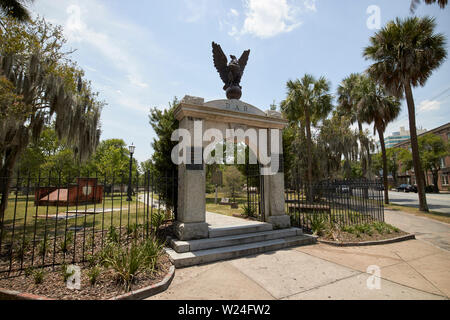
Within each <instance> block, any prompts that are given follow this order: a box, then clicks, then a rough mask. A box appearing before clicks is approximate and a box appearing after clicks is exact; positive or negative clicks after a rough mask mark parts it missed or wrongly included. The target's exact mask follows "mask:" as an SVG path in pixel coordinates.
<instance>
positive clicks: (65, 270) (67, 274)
mask: <svg viewBox="0 0 450 320" xmlns="http://www.w3.org/2000/svg"><path fill="white" fill-rule="evenodd" d="M68 270H69V268H68V266H67V264H65V263H63V264H62V265H61V275H62V277H63V280H64V283H66V282H67V280H68V279H69V278H70V277H71V276H73V275H74V274H75V270H72V271H71V272H69V271H68Z"/></svg>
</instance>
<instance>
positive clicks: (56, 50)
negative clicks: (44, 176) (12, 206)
mask: <svg viewBox="0 0 450 320" xmlns="http://www.w3.org/2000/svg"><path fill="white" fill-rule="evenodd" d="M2 27H3V29H4V30H1V31H2V32H0V78H1V79H2V80H1V83H0V99H1V101H0V107H1V110H0V114H1V117H2V119H1V123H2V125H1V126H0V141H2V143H1V144H0V158H1V159H2V162H1V166H0V176H2V177H6V179H7V181H6V183H2V184H0V194H3V195H7V194H9V188H10V181H11V179H12V177H13V172H12V171H13V169H14V167H15V166H16V162H17V160H18V158H19V156H20V155H21V153H22V152H23V151H24V150H25V149H26V148H27V146H28V145H29V143H30V141H32V140H35V141H36V140H37V139H39V137H40V135H41V133H42V131H43V129H44V127H45V124H48V123H51V122H52V121H54V124H55V132H56V134H57V137H58V139H60V140H61V141H64V143H65V144H67V145H70V146H73V150H74V151H75V154H76V157H77V159H80V160H86V159H87V158H88V156H89V155H91V154H92V153H93V152H94V150H95V148H96V146H97V144H98V141H99V138H100V113H101V109H102V107H103V106H104V103H103V102H100V101H99V100H98V94H97V93H95V92H93V90H92V88H91V84H90V83H89V82H88V81H86V80H83V76H84V72H83V71H82V70H81V69H79V68H78V67H77V66H76V64H75V63H74V62H73V61H71V60H70V56H69V55H70V53H68V52H67V51H66V49H65V48H64V45H65V42H66V40H65V39H64V37H63V32H62V27H58V26H53V25H52V24H50V23H48V22H47V21H46V20H45V19H38V20H33V21H30V23H28V24H20V23H18V22H17V21H16V20H14V19H2ZM5 79H6V80H7V81H5ZM8 81H9V83H8ZM11 84H12V85H11ZM5 90H6V93H5ZM8 92H9V93H8ZM5 101H6V103H5ZM11 101H12V105H11V106H10V103H11ZM6 104H8V107H6V108H4V106H5V105H6ZM5 119H6V121H5ZM35 161H39V159H34V162H35ZM0 200H1V202H0V221H1V220H3V219H1V218H2V217H3V215H4V213H5V210H6V206H7V201H8V197H2V198H1V199H0Z"/></svg>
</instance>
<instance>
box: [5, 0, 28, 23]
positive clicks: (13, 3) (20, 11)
mask: <svg viewBox="0 0 450 320" xmlns="http://www.w3.org/2000/svg"><path fill="white" fill-rule="evenodd" d="M27 2H30V1H29V0H2V1H0V11H1V12H2V14H4V15H6V16H8V17H11V18H14V19H17V20H18V21H20V22H27V21H29V20H30V12H29V11H28V9H27V7H26V6H25V4H26V3H27Z"/></svg>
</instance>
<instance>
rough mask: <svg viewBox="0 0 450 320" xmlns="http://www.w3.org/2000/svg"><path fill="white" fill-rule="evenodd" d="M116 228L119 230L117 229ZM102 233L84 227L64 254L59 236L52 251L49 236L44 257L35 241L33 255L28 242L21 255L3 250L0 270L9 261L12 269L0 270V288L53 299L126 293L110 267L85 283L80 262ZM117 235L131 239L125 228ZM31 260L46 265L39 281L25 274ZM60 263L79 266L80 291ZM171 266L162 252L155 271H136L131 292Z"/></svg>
mask: <svg viewBox="0 0 450 320" xmlns="http://www.w3.org/2000/svg"><path fill="white" fill-rule="evenodd" d="M172 229H173V223H172V222H167V223H165V224H164V225H163V226H161V228H160V229H159V231H158V238H159V239H166V237H167V236H170V235H172V234H173V230H172ZM116 230H117V232H118V233H119V229H116ZM84 232H86V233H84ZM106 233H107V232H106V231H104V232H95V233H93V232H92V230H88V229H85V230H84V231H81V232H79V233H78V234H77V237H76V239H74V242H73V243H72V245H71V246H70V247H69V250H68V252H66V253H63V252H62V251H61V250H60V249H59V243H60V242H61V241H62V240H63V239H64V238H63V237H58V238H57V244H56V248H55V250H54V239H49V242H48V246H49V247H48V251H46V254H45V256H43V255H41V254H39V253H38V243H35V245H34V247H35V248H34V257H33V245H32V244H31V245H30V247H29V248H27V250H26V251H25V252H24V253H23V255H18V254H17V253H13V259H12V260H10V253H8V252H5V251H3V252H2V254H0V270H1V271H5V270H9V266H10V263H11V262H12V263H11V270H12V271H11V272H10V273H9V274H8V272H2V273H0V288H4V289H8V290H14V291H19V292H23V293H28V294H34V295H38V296H44V297H47V298H51V299H57V300H105V299H111V298H114V297H117V296H119V295H123V294H126V293H127V291H126V290H125V288H124V285H123V284H121V283H119V282H118V281H117V277H116V276H115V275H114V274H113V272H112V271H110V270H106V269H102V271H101V273H100V276H99V277H98V280H97V283H96V284H95V285H91V284H90V283H89V277H88V275H87V271H88V270H89V266H88V263H86V262H84V261H85V260H86V259H87V257H88V256H89V255H91V254H92V253H96V252H98V251H99V250H101V249H102V245H103V246H104V245H105V243H106V241H107V240H106V238H107V237H106ZM138 237H139V238H141V237H142V238H144V235H143V234H142V233H141V234H139V235H138ZM120 238H121V239H122V240H121V243H122V244H123V245H127V243H130V241H131V240H132V236H131V235H129V234H127V233H126V230H125V228H122V230H120ZM83 247H84V248H83ZM74 257H75V259H74ZM32 259H34V262H33V265H34V267H39V266H42V265H45V266H47V267H45V268H44V271H45V276H44V281H43V283H42V284H39V285H36V284H34V280H33V276H29V277H26V276H25V270H26V268H27V267H30V266H31V265H32V263H31V262H32ZM61 263H66V264H68V265H69V264H74V265H77V266H79V267H80V268H81V290H79V291H77V290H75V291H72V290H70V289H68V288H67V287H66V284H65V283H64V280H63V276H62V273H61V266H60V264H61ZM53 264H54V266H53ZM171 266H172V263H171V262H170V259H169V257H168V255H166V254H165V253H164V254H163V255H162V256H161V257H160V258H159V260H158V263H157V266H156V268H155V271H154V272H153V273H150V272H146V273H141V274H139V275H138V276H137V277H136V279H135V281H134V283H133V284H132V286H131V290H133V291H135V290H139V289H142V288H145V287H148V286H151V285H153V284H156V283H159V282H160V281H162V280H163V279H164V277H165V276H166V275H167V273H168V272H169V269H170V267H171Z"/></svg>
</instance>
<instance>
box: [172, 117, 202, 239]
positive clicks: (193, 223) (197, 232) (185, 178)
mask: <svg viewBox="0 0 450 320" xmlns="http://www.w3.org/2000/svg"><path fill="white" fill-rule="evenodd" d="M180 128H183V129H187V130H188V131H189V132H190V133H191V137H192V139H193V138H194V119H192V118H184V119H182V120H181V121H180ZM191 151H194V152H195V151H198V152H202V147H201V146H200V150H198V147H188V148H187V150H185V151H184V152H187V157H190V158H191V159H192V158H193V157H191ZM205 188H206V174H205V165H204V163H202V164H194V163H192V164H191V165H189V164H182V165H179V166H178V220H177V222H176V223H175V234H176V236H177V237H178V239H179V240H193V239H204V238H208V236H209V229H208V224H207V223H206V199H205Z"/></svg>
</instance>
